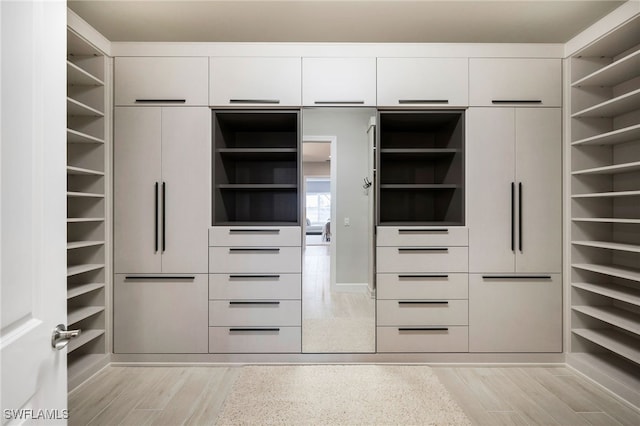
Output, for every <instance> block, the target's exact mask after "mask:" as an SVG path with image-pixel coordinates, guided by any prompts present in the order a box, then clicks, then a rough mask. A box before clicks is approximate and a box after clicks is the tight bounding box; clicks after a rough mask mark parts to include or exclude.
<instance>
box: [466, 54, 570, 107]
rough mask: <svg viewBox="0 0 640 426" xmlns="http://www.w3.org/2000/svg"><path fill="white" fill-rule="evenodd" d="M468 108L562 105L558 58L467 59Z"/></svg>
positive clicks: (560, 65)
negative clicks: (469, 106)
mask: <svg viewBox="0 0 640 426" xmlns="http://www.w3.org/2000/svg"><path fill="white" fill-rule="evenodd" d="M469 102H470V105H471V106H496V105H504V104H506V105H524V106H531V105H535V106H555V107H559V106H562V63H561V60H560V59H521V58H499V59H498V58H471V59H469Z"/></svg>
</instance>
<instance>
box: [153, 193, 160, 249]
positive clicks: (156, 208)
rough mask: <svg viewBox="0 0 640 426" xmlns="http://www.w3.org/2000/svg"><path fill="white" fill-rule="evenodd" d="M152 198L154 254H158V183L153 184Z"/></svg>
mask: <svg viewBox="0 0 640 426" xmlns="http://www.w3.org/2000/svg"><path fill="white" fill-rule="evenodd" d="M153 192H154V197H155V208H154V218H153V228H154V231H155V232H154V246H155V253H157V252H158V225H159V224H158V182H156V183H155V189H154V191H153Z"/></svg>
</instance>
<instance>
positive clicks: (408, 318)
mask: <svg viewBox="0 0 640 426" xmlns="http://www.w3.org/2000/svg"><path fill="white" fill-rule="evenodd" d="M468 311H469V304H468V302H467V301H466V300H378V302H377V320H378V325H380V326H405V325H416V326H418V325H467V324H468V323H469V321H468Z"/></svg>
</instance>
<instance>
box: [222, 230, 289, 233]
mask: <svg viewBox="0 0 640 426" xmlns="http://www.w3.org/2000/svg"><path fill="white" fill-rule="evenodd" d="M279 233H280V230H279V229H229V234H279Z"/></svg>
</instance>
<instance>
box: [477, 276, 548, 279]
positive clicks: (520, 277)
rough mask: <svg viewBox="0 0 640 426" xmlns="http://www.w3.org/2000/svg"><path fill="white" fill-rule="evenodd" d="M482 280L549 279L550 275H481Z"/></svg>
mask: <svg viewBox="0 0 640 426" xmlns="http://www.w3.org/2000/svg"><path fill="white" fill-rule="evenodd" d="M482 279H484V280H550V279H551V275H483V276H482Z"/></svg>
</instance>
